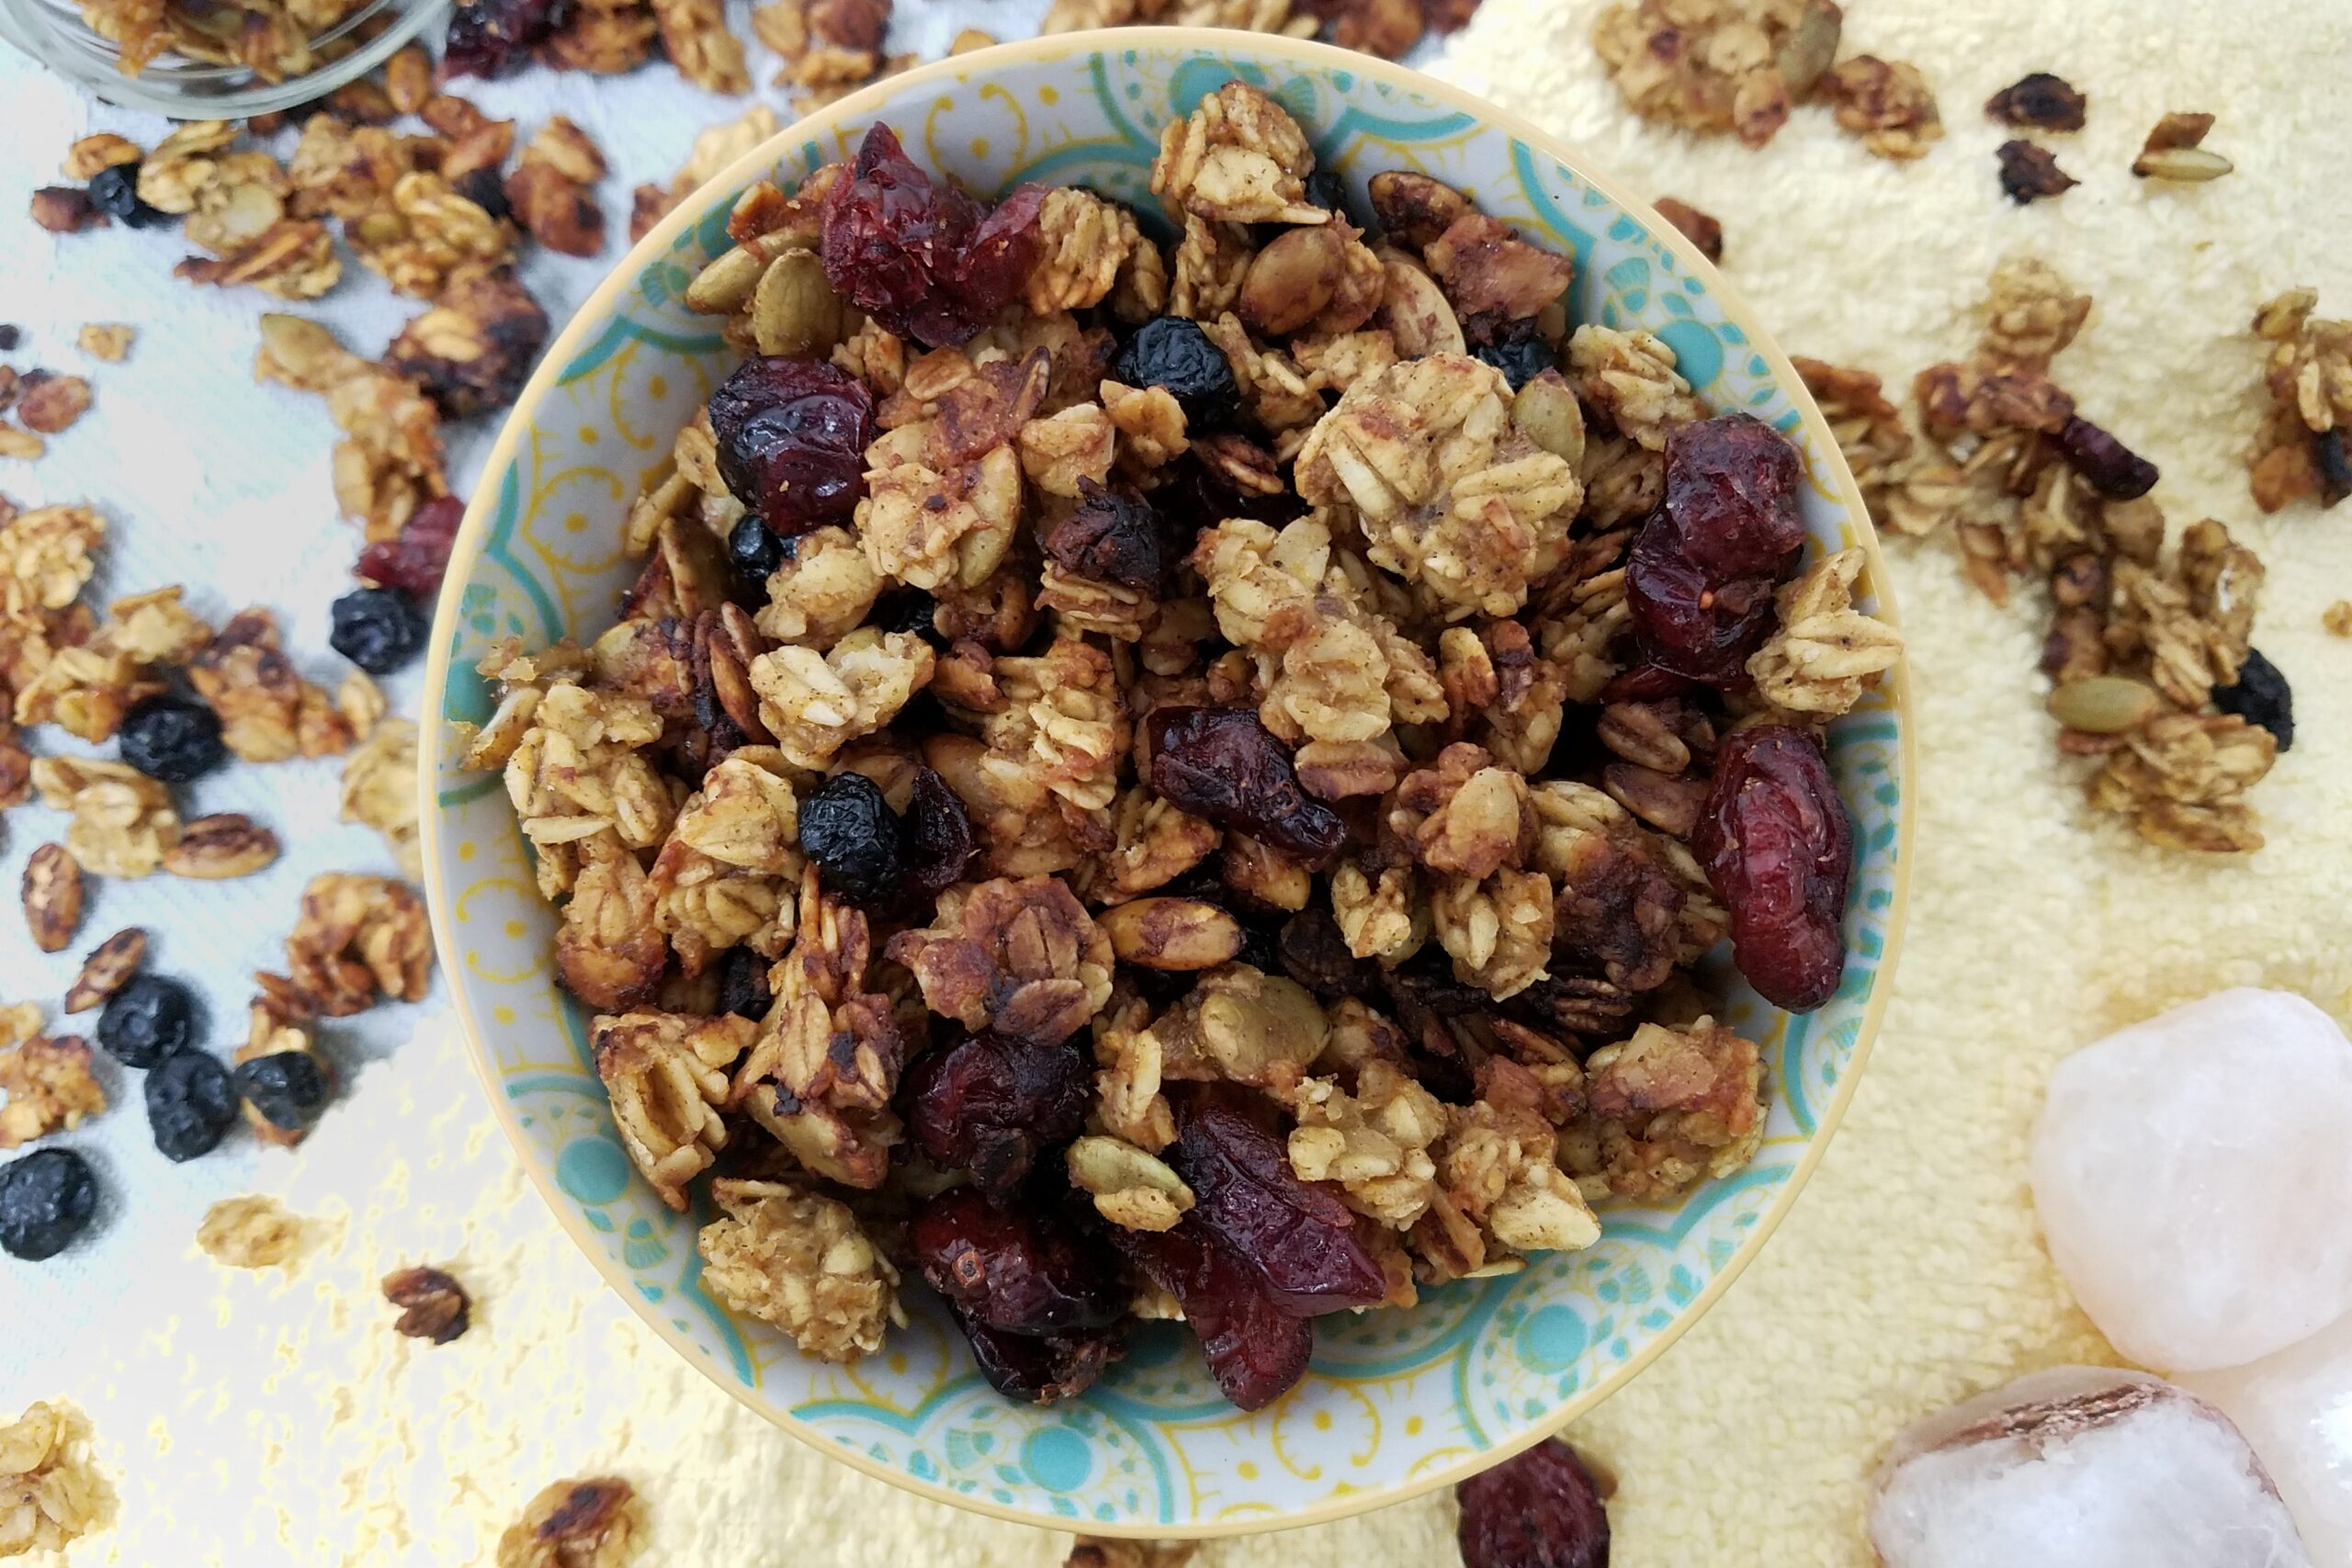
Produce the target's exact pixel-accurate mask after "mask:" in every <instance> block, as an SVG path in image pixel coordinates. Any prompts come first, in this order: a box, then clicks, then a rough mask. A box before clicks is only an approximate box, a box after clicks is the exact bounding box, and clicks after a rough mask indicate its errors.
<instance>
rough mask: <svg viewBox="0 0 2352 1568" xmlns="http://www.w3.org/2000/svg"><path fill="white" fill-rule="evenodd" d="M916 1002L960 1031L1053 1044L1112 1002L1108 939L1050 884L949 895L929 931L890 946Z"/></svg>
mask: <svg viewBox="0 0 2352 1568" xmlns="http://www.w3.org/2000/svg"><path fill="white" fill-rule="evenodd" d="M889 954H890V957H891V959H892V961H893V962H895V963H899V964H905V965H906V966H907V967H908V968H910V969H911V970H913V971H914V975H915V979H916V981H917V982H918V983H919V984H920V985H921V986H922V994H923V1000H924V1001H925V1002H926V1003H927V1004H929V1006H930V1008H931V1010H933V1012H936V1013H938V1014H940V1015H942V1016H943V1017H946V1018H953V1019H957V1020H959V1021H962V1022H963V1024H964V1025H965V1026H966V1027H967V1028H969V1029H984V1028H985V1029H993V1030H995V1031H997V1032H1000V1033H1003V1034H1011V1035H1014V1036H1017V1037H1020V1038H1023V1039H1028V1040H1035V1041H1039V1042H1041V1043H1057V1042H1059V1041H1063V1040H1067V1039H1069V1037H1070V1036H1071V1035H1072V1034H1075V1033H1076V1032H1078V1031H1079V1030H1080V1029H1082V1028H1084V1027H1085V1025H1086V1021H1087V1020H1089V1019H1091V1018H1092V1017H1093V1016H1094V1015H1095V1013H1096V1012H1097V1011H1099V1010H1101V1009H1102V1006H1103V1002H1104V1001H1105V1000H1106V999H1108V998H1109V997H1110V995H1111V965H1112V962H1113V956H1112V953H1111V941H1110V938H1108V937H1107V936H1105V935H1103V932H1102V931H1101V929H1100V928H1099V927H1097V926H1096V925H1095V923H1094V921H1093V920H1092V919H1091V918H1089V917H1088V915H1087V913H1086V909H1085V908H1084V906H1082V905H1080V903H1079V901H1078V899H1077V898H1076V897H1073V896H1072V895H1071V893H1070V891H1069V887H1068V886H1065V885H1063V884H1062V883H1061V882H1060V881H1058V880H1057V879H1056V878H1053V877H1049V876H1032V877H1028V878H1024V879H1023V880H1021V881H1017V882H1016V881H1012V880H1010V879H1005V878H999V879H997V880H994V881H990V882H983V883H980V884H978V885H977V886H961V887H952V888H949V889H948V890H947V891H946V892H945V893H943V894H941V895H940V897H939V903H938V911H937V913H936V914H935V915H934V916H933V920H932V923H931V925H930V926H929V927H928V928H925V929H922V930H917V931H901V932H899V934H898V935H897V936H895V937H893V938H891V939H890V944H889Z"/></svg>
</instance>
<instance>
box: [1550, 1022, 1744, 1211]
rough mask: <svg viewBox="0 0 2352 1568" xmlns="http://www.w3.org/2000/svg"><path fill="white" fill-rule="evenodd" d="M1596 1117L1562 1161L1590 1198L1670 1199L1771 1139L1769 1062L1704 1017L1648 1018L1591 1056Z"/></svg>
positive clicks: (1589, 1089) (1568, 1144) (1580, 1127)
mask: <svg viewBox="0 0 2352 1568" xmlns="http://www.w3.org/2000/svg"><path fill="white" fill-rule="evenodd" d="M1584 1071H1585V1098H1586V1103H1587V1104H1588V1106H1589V1108H1590V1115H1589V1118H1588V1119H1586V1120H1585V1121H1583V1122H1578V1123H1577V1124H1576V1125H1575V1126H1573V1127H1571V1128H1570V1129H1569V1130H1568V1133H1567V1135H1566V1138H1565V1139H1564V1140H1563V1148H1562V1159H1563V1163H1565V1164H1566V1166H1567V1168H1568V1169H1569V1170H1571V1171H1573V1172H1575V1173H1577V1178H1578V1181H1579V1185H1581V1186H1582V1187H1583V1188H1584V1190H1585V1192H1586V1195H1587V1196H1588V1197H1591V1198H1598V1197H1600V1196H1602V1195H1604V1194H1614V1195H1615V1196H1617V1197H1621V1198H1630V1199H1634V1200H1635V1201H1643V1202H1655V1201H1661V1200H1664V1199H1668V1198H1671V1197H1673V1196H1674V1195H1676V1194H1677V1193H1679V1192H1680V1191H1682V1190H1685V1189H1687V1188H1689V1187H1690V1186H1691V1185H1692V1184H1693V1183H1694V1182H1697V1181H1698V1180H1700V1179H1702V1178H1703V1177H1706V1176H1710V1175H1712V1176H1725V1175H1728V1174H1730V1173H1731V1172H1733V1171H1735V1170H1737V1169H1738V1168H1740V1167H1742V1166H1744V1165H1746V1164H1747V1162H1748V1160H1749V1159H1750V1158H1751V1157H1753V1156H1754V1155H1755V1153H1756V1150H1757V1147H1758V1145H1760V1144H1761V1143H1762V1142H1763V1138H1764V1104H1763V1095H1764V1066H1763V1060H1762V1055H1761V1053H1760V1052H1759V1051H1758V1048H1757V1046H1756V1043H1755V1042H1753V1041H1751V1040H1747V1039H1745V1038H1743V1037H1741V1036H1740V1035H1738V1034H1736V1033H1734V1032H1732V1031H1731V1030H1729V1029H1725V1028H1724V1027H1722V1026H1720V1025H1718V1024H1717V1023H1716V1022H1715V1021H1713V1019H1711V1018H1702V1019H1700V1020H1698V1021H1696V1022H1693V1023H1691V1024H1690V1025H1689V1026H1687V1027H1683V1028H1666V1027H1663V1026H1661V1025H1658V1024H1655V1023H1645V1024H1644V1025H1642V1026H1641V1027H1640V1028H1639V1029H1637V1030H1635V1031H1634V1034H1633V1037H1632V1038H1631V1039H1629V1040H1626V1041H1623V1042H1622V1043H1618V1044H1613V1045H1605V1046H1603V1047H1601V1049H1600V1050H1598V1051H1595V1052H1594V1053H1593V1054H1592V1055H1590V1056H1589V1057H1587V1058H1586V1059H1585V1064H1584Z"/></svg>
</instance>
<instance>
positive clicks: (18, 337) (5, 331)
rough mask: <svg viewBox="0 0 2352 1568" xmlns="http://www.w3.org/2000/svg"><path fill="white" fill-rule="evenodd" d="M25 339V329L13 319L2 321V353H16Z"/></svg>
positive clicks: (0, 352)
mask: <svg viewBox="0 0 2352 1568" xmlns="http://www.w3.org/2000/svg"><path fill="white" fill-rule="evenodd" d="M24 341H25V329H24V328H22V327H20V326H17V324H16V323H15V322H13V321H0V354H14V353H16V352H17V345H18V344H22V343H23V342H24Z"/></svg>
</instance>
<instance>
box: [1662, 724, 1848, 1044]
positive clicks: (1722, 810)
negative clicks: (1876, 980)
mask: <svg viewBox="0 0 2352 1568" xmlns="http://www.w3.org/2000/svg"><path fill="white" fill-rule="evenodd" d="M1691 848H1692V849H1693V850H1695V851H1697V852H1698V855H1699V859H1700V861H1701V863H1702V864H1704V865H1705V866H1706V868H1707V879H1708V880H1709V881H1710V882H1712V883H1713V885H1714V889H1715V893H1716V895H1717V896H1718V897H1721V898H1722V899H1723V901H1724V908H1726V909H1727V910H1729V911H1730V914H1731V947H1732V958H1733V961H1734V962H1735V963H1736V964H1738V965H1739V972H1740V973H1741V974H1743V975H1745V976H1747V980H1748V984H1750V985H1752V986H1754V987H1756V989H1757V991H1758V993H1759V994H1761V995H1762V996H1763V998H1764V999H1765V1000H1766V1001H1769V1002H1770V1003H1772V1004H1773V1005H1774V1006H1775V1007H1782V1008H1787V1009H1788V1010H1791V1011H1792V1012H1809V1011H1811V1010H1813V1009H1815V1008H1817V1007H1819V1006H1821V1004H1822V1003H1824V1002H1826V1001H1827V1000H1828V999H1829V998H1831V997H1832V996H1833V995H1835V994H1836V993H1837V990H1838V979H1839V978H1840V976H1842V975H1843V974H1844V972H1845V967H1846V945H1845V939H1844V936H1843V934H1842V931H1841V927H1842V925H1843V922H1844V920H1845V918H1846V892H1847V887H1848V885H1849V882H1850V881H1851V880H1852V877H1853V873H1854V830H1853V825H1852V823H1851V822H1850V821H1849V820H1848V818H1847V816H1846V803H1845V802H1844V801H1843V800H1841V799H1839V798H1838V785H1837V782H1836V781H1835V780H1834V779H1832V778H1831V777H1830V775H1829V761H1828V759H1827V758H1826V757H1825V756H1824V755H1823V754H1822V750H1821V743H1820V742H1819V741H1817V740H1815V739H1814V738H1813V737H1812V736H1811V735H1810V734H1808V733H1806V732H1805V731H1804V730H1802V729H1793V728H1789V727H1788V726H1786V725H1778V724H1766V725H1758V726H1757V727H1755V728H1751V729H1743V730H1741V731H1739V732H1738V733H1737V734H1736V735H1733V736H1731V737H1730V738H1729V739H1725V740H1724V743H1723V744H1722V746H1721V747H1719V748H1718V749H1717V750H1716V752H1715V774H1714V782H1713V785H1712V786H1711V787H1710V788H1709V790H1708V792H1707V804H1706V807H1705V809H1704V810H1703V811H1702V813H1701V814H1700V818H1699V825H1698V828H1697V829H1696V830H1695V831H1694V832H1693V833H1692V834H1691Z"/></svg>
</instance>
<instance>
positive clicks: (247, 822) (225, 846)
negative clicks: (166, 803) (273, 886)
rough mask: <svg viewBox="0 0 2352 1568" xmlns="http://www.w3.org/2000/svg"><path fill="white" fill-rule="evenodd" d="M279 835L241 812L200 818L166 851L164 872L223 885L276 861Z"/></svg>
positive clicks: (185, 829) (182, 830)
mask: <svg viewBox="0 0 2352 1568" xmlns="http://www.w3.org/2000/svg"><path fill="white" fill-rule="evenodd" d="M277 850H278V845H277V834H275V833H273V832H271V831H270V830H269V829H267V828H265V827H263V826H262V825H261V824H260V823H258V822H256V821H254V819H253V818H250V817H247V816H245V815H244V814H243V812H238V811H220V812H215V813H214V814H213V815H211V816H209V817H198V818H196V819H195V820H194V821H192V822H189V823H187V825H186V826H185V827H183V828H182V829H180V841H179V842H178V843H176V844H174V845H173V846H172V847H171V848H170V849H168V850H166V851H164V870H165V871H167V872H169V873H171V874H173V875H174V876H185V877H189V878H191V879H193V880H197V881H202V882H223V881H226V880H228V879H229V878H231V877H237V876H251V875H252V874H254V872H257V871H259V870H261V869H262V868H264V867H265V866H267V865H269V864H271V863H274V862H275V861H276V860H277Z"/></svg>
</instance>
